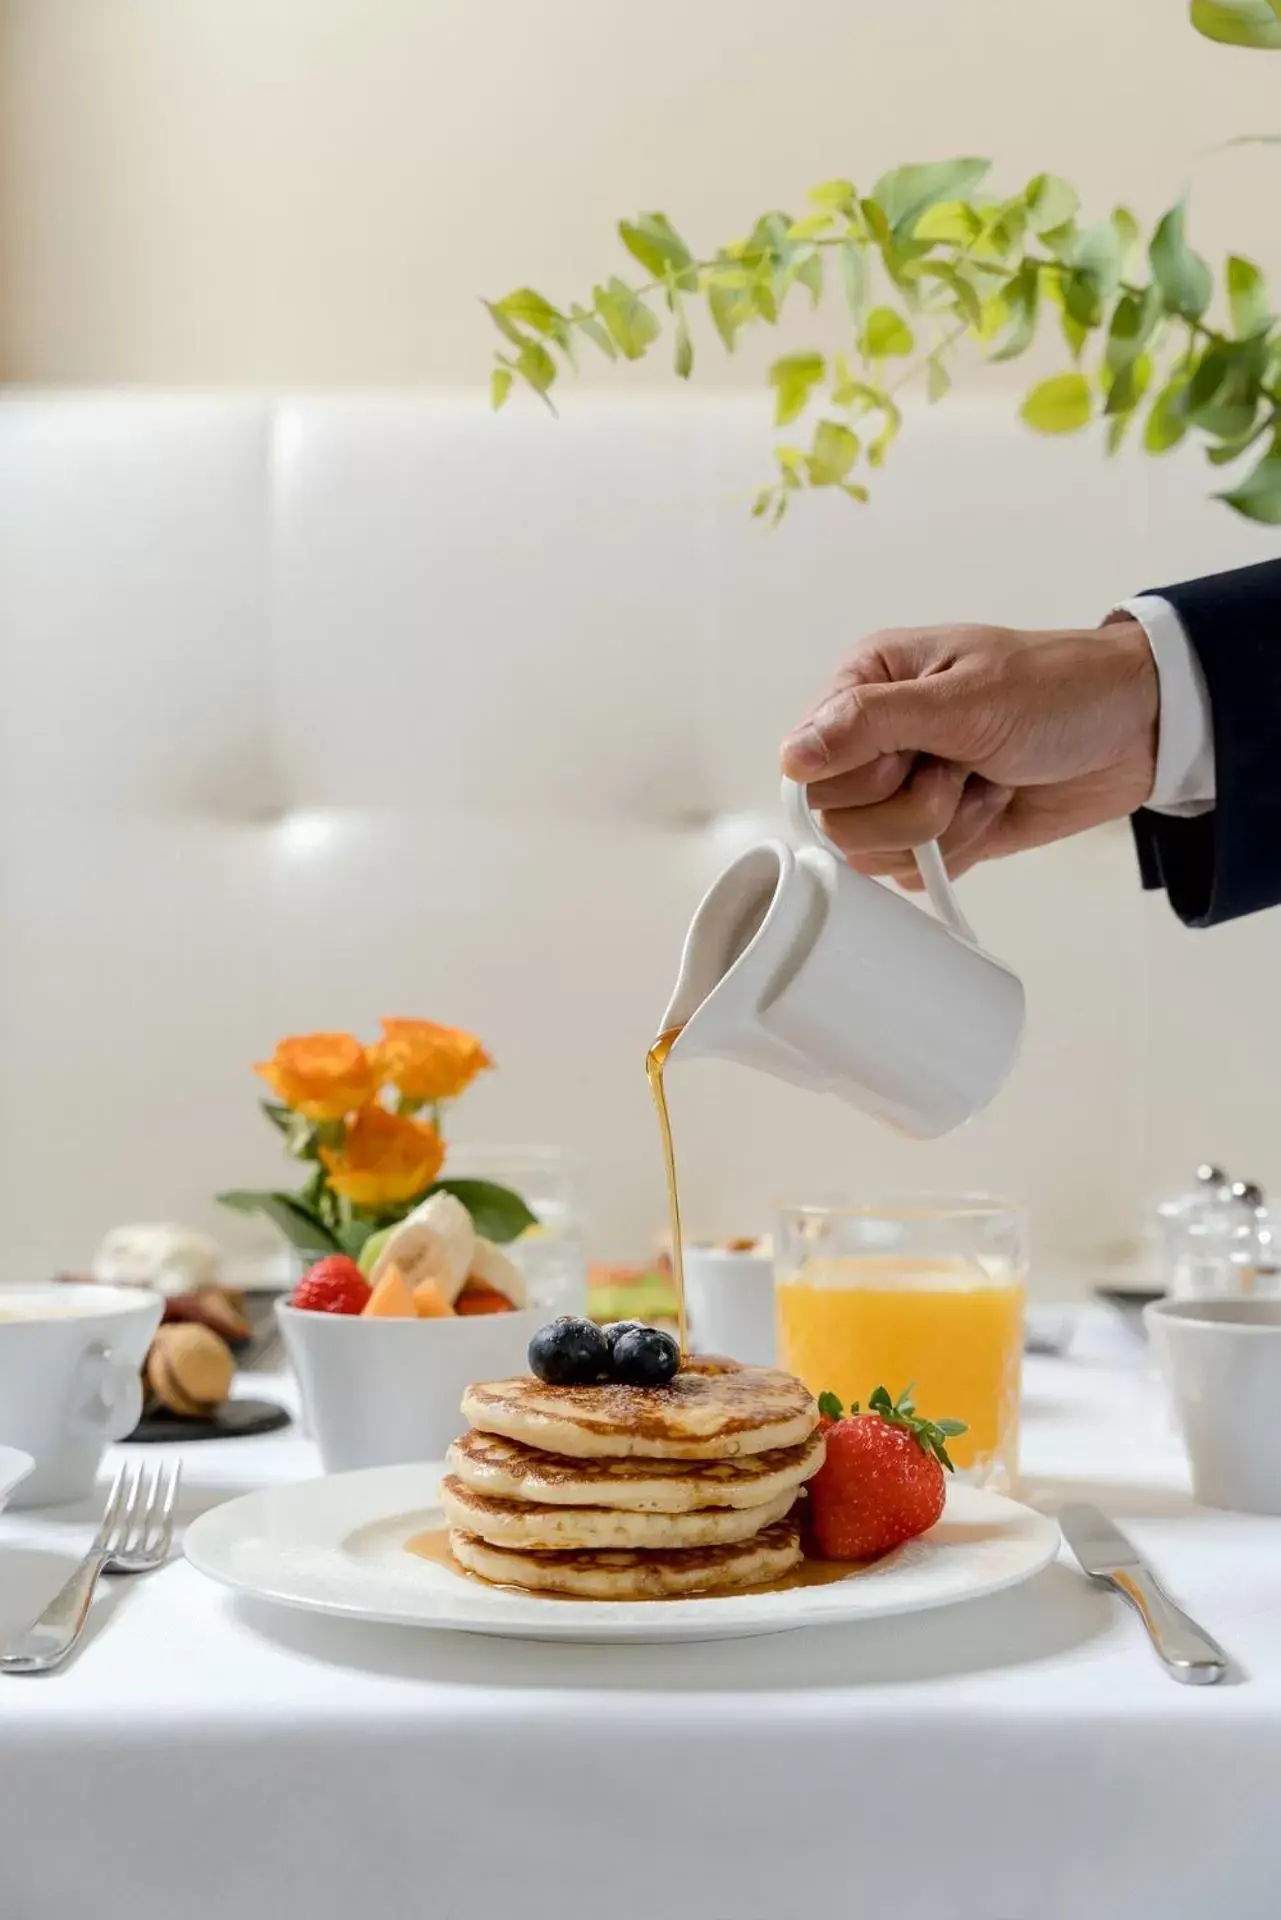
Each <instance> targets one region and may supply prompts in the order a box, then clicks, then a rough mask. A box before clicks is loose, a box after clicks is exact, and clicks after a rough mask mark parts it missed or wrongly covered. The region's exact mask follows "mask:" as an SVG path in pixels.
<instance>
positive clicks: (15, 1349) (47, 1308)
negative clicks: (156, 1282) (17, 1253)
mask: <svg viewBox="0 0 1281 1920" xmlns="http://www.w3.org/2000/svg"><path fill="white" fill-rule="evenodd" d="M163 1311H164V1302H163V1301H162V1300H161V1298H160V1296H159V1294H157V1293H150V1292H147V1291H145V1290H144V1289H142V1288H140V1287H99V1286H77V1285H74V1284H66V1283H62V1282H55V1283H52V1284H49V1285H45V1286H32V1287H4V1288H0V1444H3V1445H5V1446H11V1447H19V1448H21V1449H22V1451H23V1452H24V1453H29V1454H30V1455H31V1457H32V1459H33V1460H34V1461H35V1465H34V1467H33V1468H32V1471H31V1473H30V1474H29V1475H28V1476H27V1478H26V1479H25V1480H23V1481H22V1482H21V1483H20V1484H19V1486H18V1487H17V1488H16V1489H15V1491H14V1494H13V1496H12V1504H13V1505H14V1506H15V1507H42V1506H53V1505H56V1504H58V1503H60V1502H62V1501H65V1500H80V1499H83V1498H84V1496H85V1495H86V1494H88V1493H90V1492H92V1490H93V1484H94V1480H95V1479H96V1477H97V1473H98V1466H99V1463H100V1461H101V1459H102V1455H103V1451H104V1449H105V1448H106V1447H107V1445H108V1443H109V1442H110V1441H112V1440H123V1438H124V1437H125V1435H126V1434H127V1433H131V1432H132V1431H133V1429H134V1428H135V1427H136V1426H137V1424H138V1417H139V1415H140V1414H141V1412H142V1380H141V1369H142V1363H143V1361H144V1360H145V1359H146V1357H147V1349H148V1347H149V1346H150V1345H151V1340H152V1335H153V1334H154V1333H155V1331H156V1328H157V1327H158V1326H159V1324H160V1316H161V1313H162V1312H163Z"/></svg>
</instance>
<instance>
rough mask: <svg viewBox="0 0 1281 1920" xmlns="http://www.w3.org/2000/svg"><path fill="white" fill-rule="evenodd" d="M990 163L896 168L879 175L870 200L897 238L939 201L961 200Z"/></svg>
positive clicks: (937, 163)
mask: <svg viewBox="0 0 1281 1920" xmlns="http://www.w3.org/2000/svg"><path fill="white" fill-rule="evenodd" d="M991 164H992V163H991V161H990V160H974V159H969V160H937V161H927V162H926V163H924V164H923V165H922V164H915V165H911V166H906V167H895V168H894V170H893V172H891V173H885V174H882V175H881V178H880V179H879V180H878V181H877V183H876V185H875V187H873V189H872V198H873V200H874V201H875V202H876V204H877V205H878V206H879V207H880V208H881V209H882V211H883V212H884V214H885V218H886V220H887V221H888V223H889V225H890V228H891V229H892V231H893V232H894V234H895V235H896V236H898V235H900V234H902V233H908V232H910V231H911V229H912V226H913V224H914V223H915V222H916V221H917V220H919V219H920V217H921V215H922V214H923V213H924V212H925V210H926V208H927V207H932V206H935V205H936V204H937V203H938V201H940V200H962V199H964V198H965V197H966V195H968V194H969V193H971V192H972V191H973V189H974V188H975V187H976V186H977V185H978V183H979V181H980V180H982V178H983V176H984V175H985V174H986V173H987V171H988V169H989V167H990V166H991Z"/></svg>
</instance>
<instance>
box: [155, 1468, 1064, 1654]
mask: <svg viewBox="0 0 1281 1920" xmlns="http://www.w3.org/2000/svg"><path fill="white" fill-rule="evenodd" d="M440 1474H441V1466H440V1463H439V1462H435V1463H433V1464H431V1465H422V1466H400V1467H369V1468H365V1469H363V1470H362V1471H361V1472H359V1473H340V1474H333V1475H331V1476H330V1477H328V1478H327V1479H324V1480H306V1481H302V1482H298V1483H295V1484H294V1485H292V1486H283V1487H268V1488H265V1489H264V1490H263V1491H262V1492H260V1493H250V1494H246V1495H245V1496H244V1497H243V1498H242V1499H239V1500H232V1501H229V1502H228V1503H227V1505H225V1506H221V1507H212V1508H211V1509H210V1510H209V1512H208V1513H204V1514H201V1516H200V1518H199V1519H198V1520H196V1521H195V1522H194V1523H193V1524H192V1525H191V1526H190V1527H189V1528H188V1530H187V1538H186V1553H187V1558H188V1559H189V1560H190V1561H191V1563H192V1565H193V1566H194V1567H198V1568H199V1570H200V1572H201V1573H204V1574H207V1575H208V1576H209V1578H210V1579H211V1580H218V1581H221V1582H222V1583H223V1584H224V1585H225V1586H229V1587H234V1588H235V1589H236V1590H237V1591H238V1592H240V1593H244V1594H250V1595H253V1596H254V1597H255V1598H256V1599H260V1600H274V1601H277V1602H279V1603H280V1604H281V1605H282V1606H289V1607H306V1608H308V1609H310V1610H311V1611H312V1612H315V1613H330V1614H337V1615H339V1616H341V1617H342V1618H344V1619H349V1620H373V1621H385V1622H390V1623H394V1624H396V1625H399V1626H415V1627H437V1628H447V1629H451V1630H453V1631H455V1632H460V1633H493V1634H500V1635H503V1636H506V1637H508V1638H513V1639H521V1640H581V1641H595V1642H608V1641H622V1640H639V1641H657V1640H721V1639H735V1638H739V1637H742V1636H745V1635H748V1634H755V1633H786V1632H788V1631H790V1630H792V1629H794V1628H797V1627H819V1626H831V1625H833V1624H834V1623H836V1622H840V1621H848V1620H865V1619H870V1618H872V1617H874V1616H876V1615H878V1614H887V1613H912V1612H915V1611H917V1610H918V1609H920V1608H922V1607H940V1606H946V1605H947V1604H948V1603H949V1602H951V1601H954V1600H973V1599H976V1598H978V1597H979V1596H980V1595H982V1594H987V1593H997V1592H999V1591H1000V1589H1001V1588H1002V1587H1012V1586H1014V1585H1016V1584H1017V1583H1018V1582H1019V1581H1020V1580H1028V1579H1030V1578H1031V1576H1032V1575H1033V1574H1034V1573H1039V1572H1040V1570H1041V1568H1042V1567H1044V1566H1046V1565H1048V1563H1049V1562H1050V1561H1051V1560H1052V1559H1053V1558H1054V1555H1055V1552H1056V1551H1057V1548H1058V1543H1059V1530H1058V1526H1057V1524H1056V1522H1055V1521H1053V1520H1049V1519H1047V1518H1046V1517H1045V1515H1044V1514H1040V1513H1034V1512H1033V1511H1032V1510H1031V1508H1030V1507H1021V1506H1019V1505H1018V1504H1017V1503H1016V1502H1015V1501H1013V1500H1004V1499H1002V1498H1001V1496H1000V1495H999V1494H995V1493H980V1492H978V1491H977V1490H976V1489H975V1488H973V1487H963V1486H956V1487H953V1488H951V1489H950V1491H949V1497H948V1503H947V1511H946V1513H945V1514H944V1516H943V1519H942V1520H941V1521H940V1522H939V1524H938V1526H937V1527H935V1528H934V1529H933V1530H932V1531H931V1532H930V1533H928V1534H925V1535H923V1536H922V1538H921V1539H919V1540H912V1541H910V1542H909V1543H908V1544H907V1545H906V1546H904V1547H900V1548H899V1549H898V1550H897V1552H895V1553H892V1554H888V1555H887V1556H886V1558H885V1559H884V1560H880V1561H878V1562H877V1563H876V1564H875V1565H874V1566H872V1567H869V1568H868V1569H867V1570H866V1571H865V1572H863V1573H860V1574H859V1575H858V1576H857V1577H855V1578H852V1579H849V1580H842V1581H838V1582H836V1583H834V1584H832V1585H830V1586H814V1587H796V1588H792V1589H790V1590H788V1591H785V1592H781V1593H769V1592H765V1593H751V1592H747V1593H741V1594H728V1595H725V1596H723V1597H718V1598H714V1599H707V1600H659V1601H652V1600H651V1601H639V1602H634V1601H617V1600H616V1601H599V1600H558V1599H540V1598H538V1597H537V1596H536V1595H534V1594H528V1595H526V1594H519V1593H513V1592H510V1591H508V1590H505V1589H502V1588H498V1587H487V1586H485V1585H484V1584H483V1582H481V1581H478V1580H475V1579H472V1578H470V1577H469V1576H468V1575H466V1574H463V1573H454V1572H452V1571H451V1570H450V1569H449V1568H447V1567H444V1566H440V1565H436V1564H433V1563H432V1562H431V1561H428V1560H423V1559H420V1558H418V1557H417V1556H416V1555H414V1554H410V1553H406V1552H405V1542H406V1541H407V1540H408V1539H409V1538H410V1536H411V1535H412V1534H415V1533H421V1532H424V1531H425V1530H428V1529H430V1528H435V1527H439V1526H441V1525H442V1516H441V1512H440V1508H439V1507H438V1506H437V1505H436V1504H435V1502H436V1489H437V1486H438V1484H439V1480H440Z"/></svg>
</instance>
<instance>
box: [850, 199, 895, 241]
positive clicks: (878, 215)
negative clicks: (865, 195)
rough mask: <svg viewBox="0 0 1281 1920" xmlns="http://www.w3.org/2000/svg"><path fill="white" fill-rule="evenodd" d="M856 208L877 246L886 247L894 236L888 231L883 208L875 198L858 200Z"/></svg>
mask: <svg viewBox="0 0 1281 1920" xmlns="http://www.w3.org/2000/svg"><path fill="white" fill-rule="evenodd" d="M858 210H859V212H860V213H861V214H862V216H863V218H864V219H865V220H866V222H867V225H868V231H869V232H870V233H871V236H872V238H873V240H875V242H876V244H877V246H878V247H888V246H889V244H890V242H891V241H892V240H893V238H894V236H893V234H892V233H891V232H890V223H889V221H888V220H887V219H886V217H885V209H884V208H883V207H882V206H881V205H880V203H879V202H878V201H876V200H860V201H859V203H858Z"/></svg>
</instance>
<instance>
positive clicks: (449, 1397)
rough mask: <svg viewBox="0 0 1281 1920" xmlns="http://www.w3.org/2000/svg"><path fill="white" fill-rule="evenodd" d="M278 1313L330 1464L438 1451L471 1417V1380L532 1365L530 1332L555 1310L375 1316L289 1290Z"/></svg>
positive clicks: (332, 1468)
mask: <svg viewBox="0 0 1281 1920" xmlns="http://www.w3.org/2000/svg"><path fill="white" fill-rule="evenodd" d="M276 1313H277V1315H278V1317H279V1320H280V1330H281V1333H282V1334H283V1335H284V1341H285V1350H286V1352H287V1353H288V1355H289V1359H290V1363H291V1364H292V1366H293V1370H294V1373H295V1374H296V1375H297V1378H298V1386H299V1389H300V1391H301V1393H302V1403H303V1414H304V1417H305V1419H306V1423H307V1428H308V1431H309V1432H310V1434H311V1436H312V1438H313V1439H314V1440H315V1442H316V1444H317V1446H318V1447H319V1448H320V1458H321V1462H322V1464H323V1465H324V1468H325V1470H326V1472H327V1473H344V1472H346V1470H347V1469H348V1468H350V1467H389V1466H396V1465H399V1464H400V1463H401V1462H402V1461H407V1460H439V1459H440V1458H441V1457H442V1456H443V1454H444V1452H445V1449H446V1447H447V1446H448V1445H449V1443H450V1441H451V1440H456V1439H457V1438H458V1436H459V1434H460V1433H462V1431H463V1429H464V1428H465V1427H466V1425H467V1422H466V1421H465V1420H464V1419H463V1416H462V1413H461V1411H460V1409H461V1403H462V1397H463V1393H464V1390H465V1389H466V1388H467V1387H469V1386H470V1385H471V1383H472V1381H473V1380H504V1379H510V1378H511V1376H512V1375H513V1374H518V1373H525V1372H527V1371H528V1366H527V1361H526V1357H525V1356H526V1352H527V1350H528V1347H529V1342H530V1340H531V1338H532V1337H533V1335H534V1334H535V1333H537V1331H538V1329H539V1327H541V1326H542V1325H543V1324H544V1322H545V1321H546V1318H547V1315H546V1314H545V1313H544V1312H542V1311H541V1310H540V1309H539V1308H537V1307H532V1308H528V1309H526V1310H524V1311H521V1312H516V1313H483V1314H474V1315H468V1314H460V1315H459V1316H458V1317H457V1318H455V1319H440V1320H410V1319H408V1318H406V1319H403V1320H401V1319H387V1320H381V1319H368V1320H367V1319H365V1318H363V1316H361V1315H360V1314H344V1313H311V1312H308V1311H307V1309H305V1308H302V1307H291V1306H290V1305H288V1303H287V1302H286V1301H283V1300H282V1301H279V1302H278V1303H277V1306H276Z"/></svg>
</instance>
